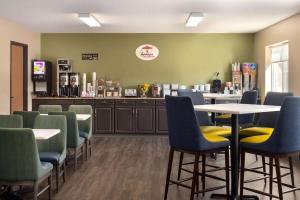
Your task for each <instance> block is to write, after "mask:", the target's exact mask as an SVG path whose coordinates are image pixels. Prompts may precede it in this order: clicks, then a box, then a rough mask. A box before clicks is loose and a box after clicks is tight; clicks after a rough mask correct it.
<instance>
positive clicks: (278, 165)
mask: <svg viewBox="0 0 300 200" xmlns="http://www.w3.org/2000/svg"><path fill="white" fill-rule="evenodd" d="M275 167H276V175H277V185H278V195H279V196H278V198H279V200H283V193H282V184H281V172H280V161H279V157H278V156H276V157H275Z"/></svg>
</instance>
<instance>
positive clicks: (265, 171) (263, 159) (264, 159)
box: [261, 156, 267, 184]
mask: <svg viewBox="0 0 300 200" xmlns="http://www.w3.org/2000/svg"><path fill="white" fill-rule="evenodd" d="M261 159H262V167H263V172H264V176H265V177H266V173H267V170H266V158H265V156H262V157H261ZM264 182H265V184H266V183H267V180H266V179H264Z"/></svg>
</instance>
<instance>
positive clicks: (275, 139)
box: [240, 97, 300, 200]
mask: <svg viewBox="0 0 300 200" xmlns="http://www.w3.org/2000/svg"><path fill="white" fill-rule="evenodd" d="M254 137H256V138H255V139H253V138H254ZM254 137H249V138H245V139H242V140H241V144H240V146H241V163H242V165H241V187H240V188H241V192H240V194H241V196H242V195H243V192H244V190H250V191H251V192H256V193H260V194H264V195H266V196H269V197H270V198H272V197H275V198H279V199H280V200H283V194H285V193H288V192H293V191H296V190H299V189H300V188H299V187H296V186H295V183H294V182H292V184H291V185H290V184H287V183H282V180H281V178H282V175H281V166H280V159H279V158H281V157H288V158H290V156H291V155H294V154H295V153H297V154H299V153H300V97H286V98H285V100H284V103H283V105H282V107H281V111H280V114H279V118H278V120H276V126H275V129H274V131H273V133H272V134H270V135H262V136H254ZM257 138H259V141H258V139H257ZM246 153H250V154H259V155H262V156H266V157H269V158H270V178H269V183H270V186H269V188H270V190H269V193H264V192H262V191H258V190H256V189H253V188H248V187H245V186H244V174H245V159H246ZM273 160H275V168H276V175H277V176H276V179H277V184H278V193H279V194H278V196H274V195H273V193H272V192H273V191H272V188H273V185H272V184H273V182H274V181H273ZM283 185H284V186H285V187H288V188H290V189H291V190H288V191H285V192H283V190H282V186H283Z"/></svg>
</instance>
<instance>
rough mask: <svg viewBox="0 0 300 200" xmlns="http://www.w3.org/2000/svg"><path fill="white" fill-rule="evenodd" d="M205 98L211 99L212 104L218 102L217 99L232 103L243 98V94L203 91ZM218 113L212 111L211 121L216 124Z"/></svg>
mask: <svg viewBox="0 0 300 200" xmlns="http://www.w3.org/2000/svg"><path fill="white" fill-rule="evenodd" d="M203 97H204V99H205V100H210V103H211V104H216V103H217V101H218V100H219V101H230V102H231V103H238V102H240V100H241V99H242V95H241V94H222V93H203ZM215 119H216V113H212V115H211V121H212V123H213V124H215Z"/></svg>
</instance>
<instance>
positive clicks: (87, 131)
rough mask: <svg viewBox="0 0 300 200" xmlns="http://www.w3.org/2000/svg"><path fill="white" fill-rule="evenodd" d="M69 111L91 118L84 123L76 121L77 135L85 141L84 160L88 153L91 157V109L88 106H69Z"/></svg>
mask: <svg viewBox="0 0 300 200" xmlns="http://www.w3.org/2000/svg"><path fill="white" fill-rule="evenodd" d="M69 111H71V112H75V113H76V114H88V115H91V117H90V118H89V119H87V120H84V121H78V127H79V135H80V136H81V137H82V138H84V139H85V152H86V159H87V158H88V152H89V153H90V156H91V155H92V141H91V138H92V132H93V117H92V115H93V109H92V106H90V105H71V106H70V107H69Z"/></svg>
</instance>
